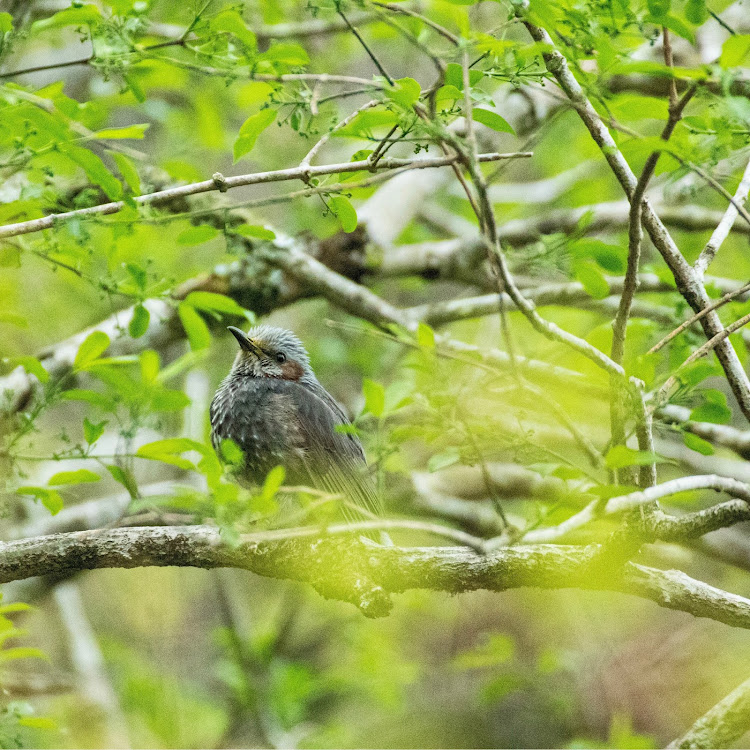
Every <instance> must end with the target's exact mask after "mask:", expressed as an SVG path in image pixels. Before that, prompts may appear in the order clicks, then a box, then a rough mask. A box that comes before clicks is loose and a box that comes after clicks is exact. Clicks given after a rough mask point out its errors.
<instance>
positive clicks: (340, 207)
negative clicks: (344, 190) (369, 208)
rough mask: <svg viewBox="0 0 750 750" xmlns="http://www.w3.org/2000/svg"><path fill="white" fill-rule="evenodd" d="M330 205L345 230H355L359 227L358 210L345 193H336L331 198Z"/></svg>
mask: <svg viewBox="0 0 750 750" xmlns="http://www.w3.org/2000/svg"><path fill="white" fill-rule="evenodd" d="M328 205H329V206H330V207H331V210H332V211H333V213H334V214H335V215H336V218H337V219H338V220H339V224H341V228H342V229H343V230H344V231H345V232H347V233H348V232H353V231H354V230H355V229H356V228H357V212H356V211H355V210H354V206H352V204H351V203H350V202H349V199H348V198H345V197H344V196H343V195H334V196H332V197H331V198H330V199H329V201H328Z"/></svg>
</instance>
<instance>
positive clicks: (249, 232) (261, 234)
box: [232, 224, 276, 240]
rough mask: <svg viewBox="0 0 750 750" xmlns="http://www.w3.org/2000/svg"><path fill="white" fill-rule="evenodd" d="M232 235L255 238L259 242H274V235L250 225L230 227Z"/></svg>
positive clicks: (263, 228) (268, 230)
mask: <svg viewBox="0 0 750 750" xmlns="http://www.w3.org/2000/svg"><path fill="white" fill-rule="evenodd" d="M232 232H233V233H234V234H239V235H242V236H243V237H255V238H257V239H259V240H275V239H276V234H275V233H274V232H272V231H271V230H270V229H267V228H266V227H260V226H253V225H251V224H240V225H239V226H236V227H232Z"/></svg>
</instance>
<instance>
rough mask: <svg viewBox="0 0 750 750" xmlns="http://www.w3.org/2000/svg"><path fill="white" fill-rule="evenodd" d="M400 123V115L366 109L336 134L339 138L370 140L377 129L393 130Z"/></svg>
mask: <svg viewBox="0 0 750 750" xmlns="http://www.w3.org/2000/svg"><path fill="white" fill-rule="evenodd" d="M396 123H398V115H397V114H396V113H395V112H392V111H391V110H390V109H366V110H364V111H363V112H360V113H359V114H358V115H357V116H356V117H355V118H354V119H353V120H352V121H351V122H350V123H349V124H348V125H346V126H345V127H343V128H340V129H339V130H337V131H335V132H334V134H333V135H334V136H336V137H338V138H342V137H347V138H361V137H362V136H365V137H367V138H369V137H370V136H372V135H373V132H374V130H375V128H386V127H387V128H392V127H393V126H394V125H395V124H396Z"/></svg>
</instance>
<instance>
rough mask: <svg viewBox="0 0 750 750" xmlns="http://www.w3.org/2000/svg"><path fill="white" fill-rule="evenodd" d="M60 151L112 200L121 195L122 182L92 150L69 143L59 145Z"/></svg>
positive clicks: (117, 198)
mask: <svg viewBox="0 0 750 750" xmlns="http://www.w3.org/2000/svg"><path fill="white" fill-rule="evenodd" d="M59 148H60V151H61V152H62V153H64V154H65V155H66V156H67V157H68V158H69V159H70V160H71V161H74V162H75V163H76V164H78V166H79V167H81V168H82V169H83V171H84V172H85V173H86V176H87V177H88V178H89V180H91V182H92V183H93V184H94V185H98V186H99V187H100V188H101V189H102V190H103V191H104V193H105V194H106V196H107V197H108V198H109V199H110V200H113V201H117V200H120V198H122V196H123V190H122V183H121V182H120V181H119V180H118V179H117V178H116V177H115V176H114V175H113V174H112V173H111V172H110V171H109V170H108V169H107V167H106V165H105V164H104V162H103V161H102V160H101V159H100V158H99V157H98V156H97V155H96V154H95V153H94V152H93V151H89V150H88V149H86V148H81V147H80V146H73V145H72V144H70V143H65V144H61V145H60V147H59Z"/></svg>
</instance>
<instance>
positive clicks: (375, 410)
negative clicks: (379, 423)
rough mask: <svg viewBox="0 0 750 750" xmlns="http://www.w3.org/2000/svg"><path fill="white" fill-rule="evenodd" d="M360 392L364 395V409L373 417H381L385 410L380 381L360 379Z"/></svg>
mask: <svg viewBox="0 0 750 750" xmlns="http://www.w3.org/2000/svg"><path fill="white" fill-rule="evenodd" d="M362 392H363V393H364V395H365V411H366V412H370V414H372V415H373V416H375V417H378V418H380V417H382V416H383V411H384V410H385V388H383V386H382V385H381V384H380V383H376V382H375V381H374V380H370V379H369V378H365V379H364V380H363V381H362Z"/></svg>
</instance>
